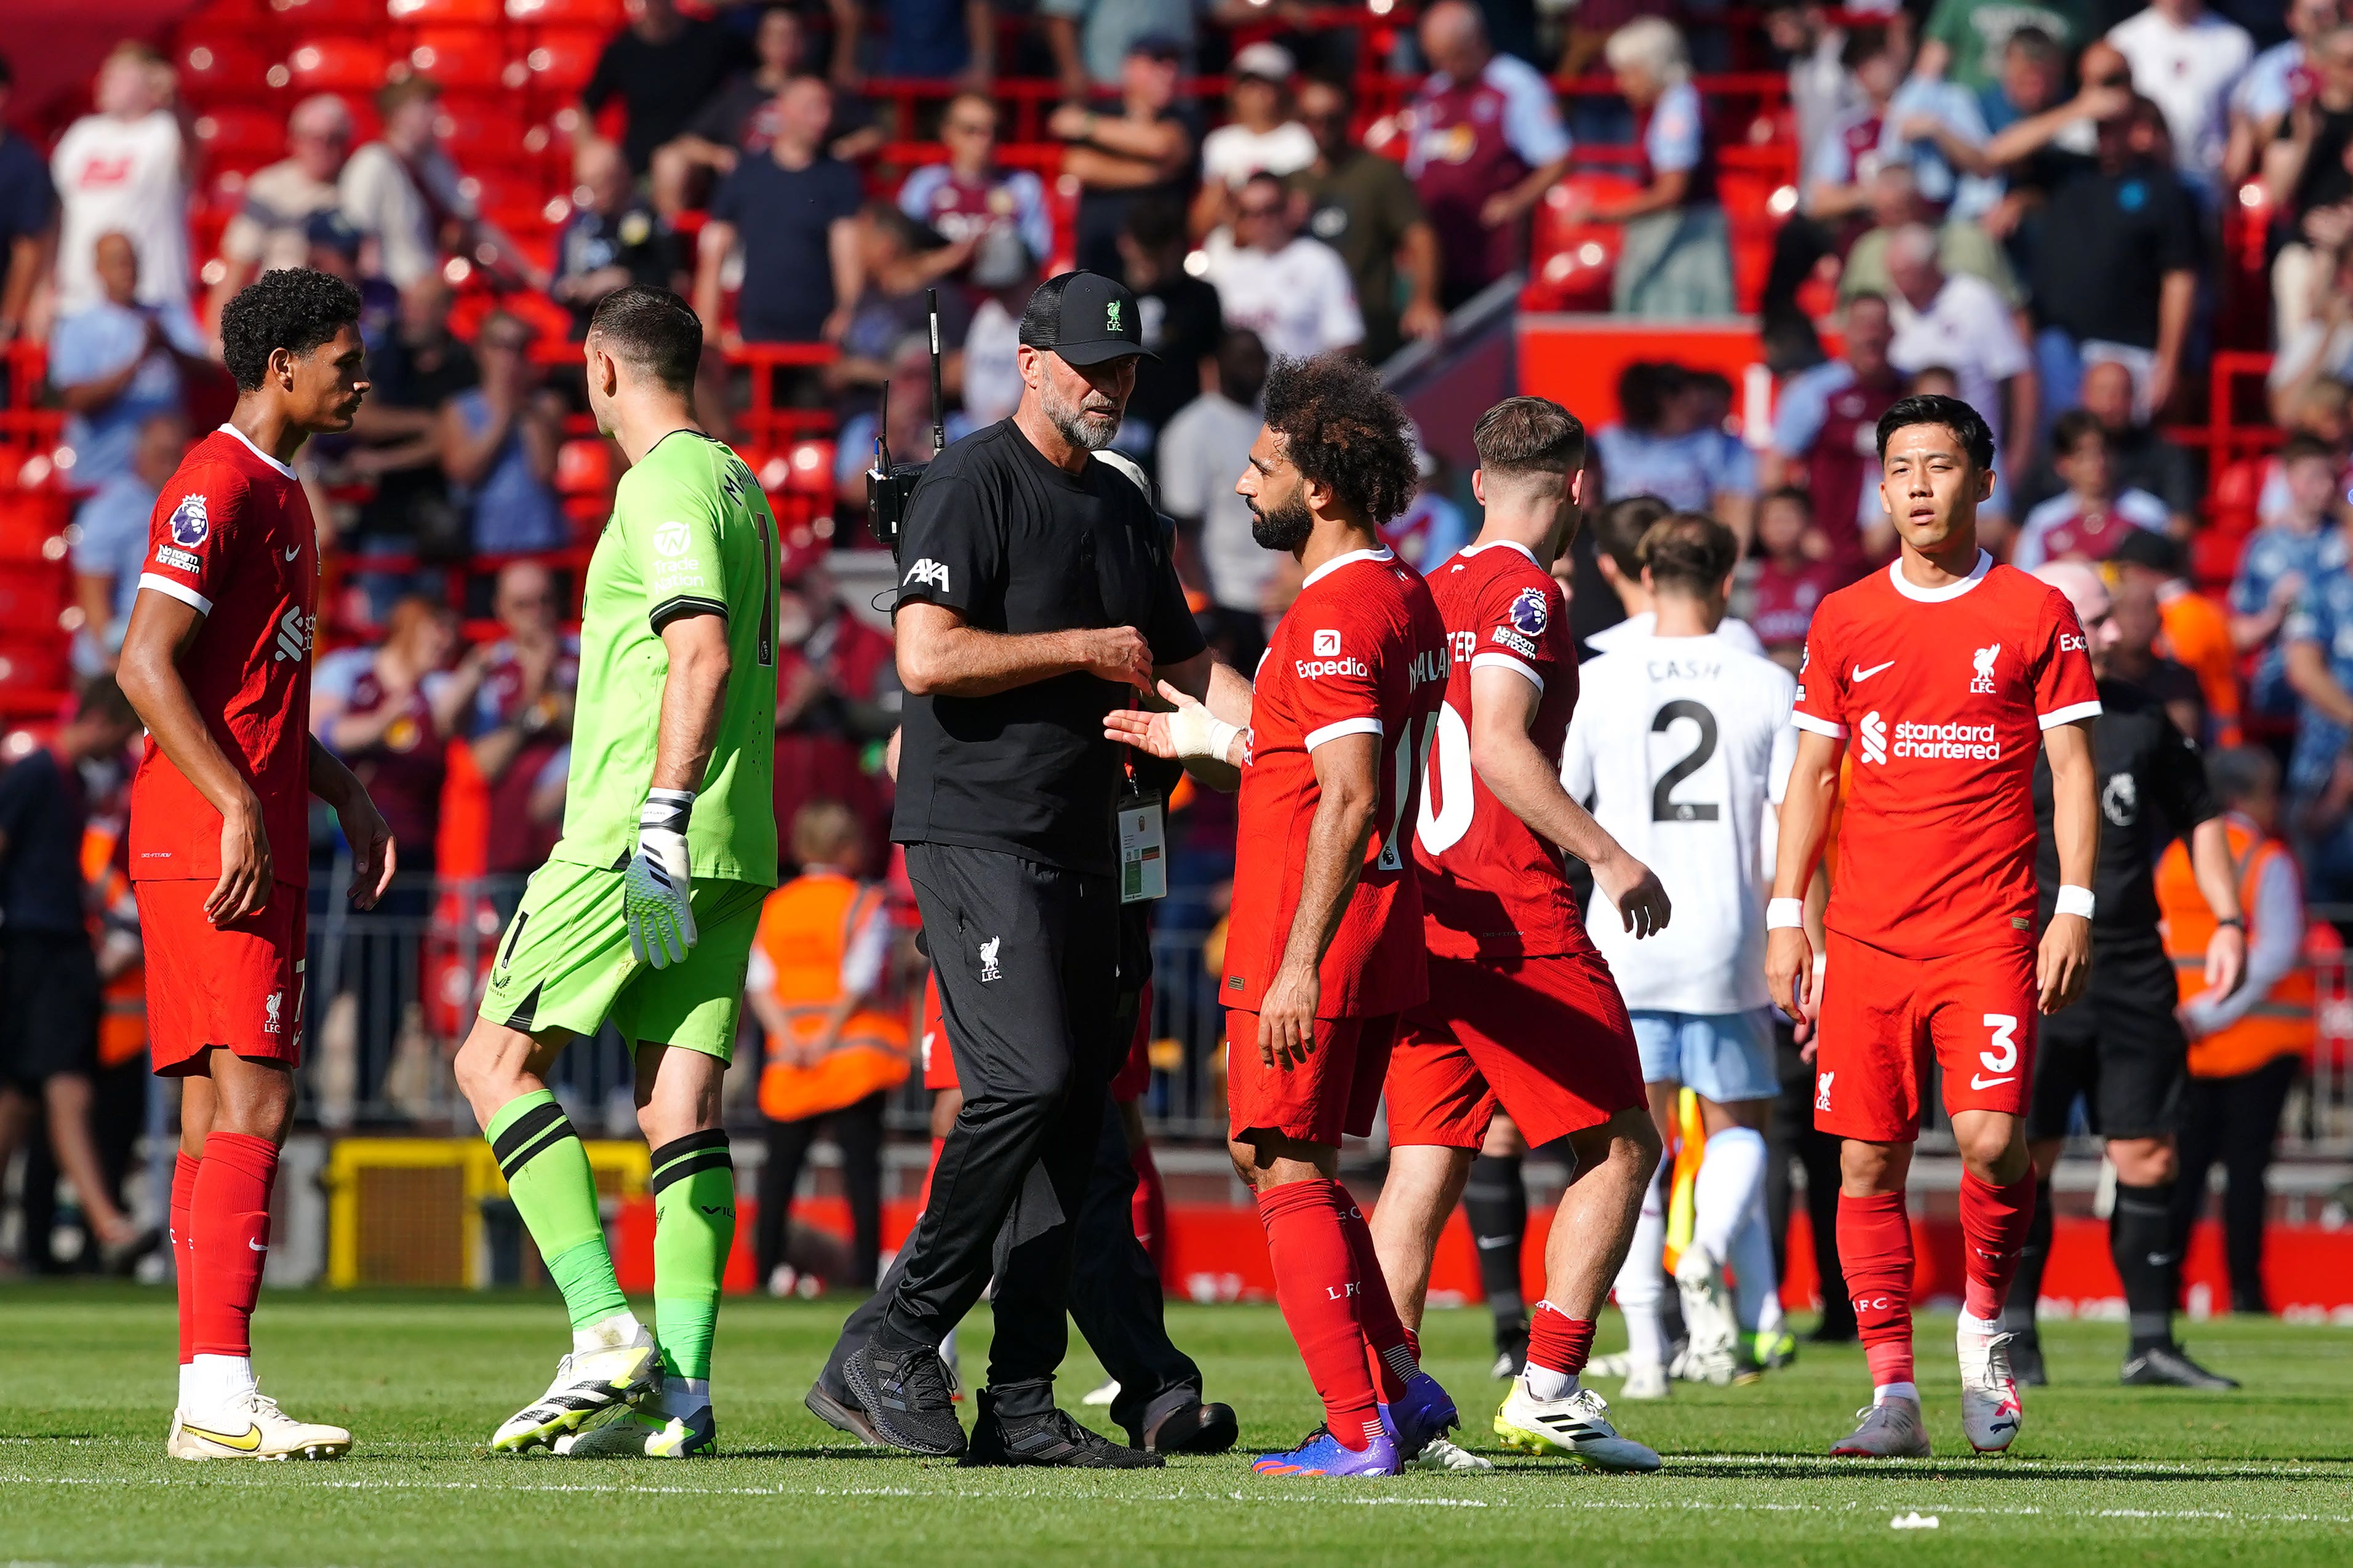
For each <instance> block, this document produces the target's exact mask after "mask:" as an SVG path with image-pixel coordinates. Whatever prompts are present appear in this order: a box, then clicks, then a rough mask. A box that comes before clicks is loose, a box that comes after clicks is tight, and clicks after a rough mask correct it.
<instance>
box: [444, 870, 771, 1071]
mask: <svg viewBox="0 0 2353 1568" xmlns="http://www.w3.org/2000/svg"><path fill="white" fill-rule="evenodd" d="M622 875H623V873H622V872H619V871H615V870H608V869H606V868H603V867H599V866H579V865H575V864H573V863H572V862H570V861H567V860H550V861H549V862H548V863H547V864H546V865H544V866H542V867H541V868H539V869H538V870H536V871H534V872H533V873H532V876H531V881H530V883H529V884H528V885H527V886H525V888H524V889H523V894H522V908H520V909H518V910H515V915H514V919H513V920H512V921H509V922H508V925H507V929H506V934H505V935H504V936H502V937H501V938H500V939H499V955H498V961H497V962H496V963H493V964H492V965H491V984H490V986H489V989H488V990H486V991H485V992H484V993H483V994H482V1016H483V1017H485V1018H488V1019H489V1020H490V1021H491V1023H493V1024H503V1025H505V1026H507V1027H508V1028H510V1029H516V1030H520V1031H521V1032H522V1033H523V1034H526V1035H536V1034H538V1033H540V1032H541V1031H543V1030H546V1029H564V1030H567V1031H569V1032H570V1033H572V1034H575V1035H582V1036H586V1035H593V1034H595V1033H596V1028H597V1026H599V1025H601V1024H603V1023H604V1022H605V1021H606V1020H607V1018H610V1019H611V1020H612V1023H613V1027H614V1028H616V1029H617V1030H619V1031H620V1034H621V1037H622V1038H623V1039H626V1040H628V1042H629V1045H630V1047H631V1048H633V1049H634V1048H635V1047H638V1046H639V1045H657V1046H678V1047H682V1048H684V1049H686V1050H690V1051H700V1052H702V1054H703V1055H704V1056H707V1057H717V1058H719V1059H720V1060H721V1061H726V1060H728V1059H730V1058H731V1057H732V1056H733V1053H734V1047H735V1021H736V1017H737V1016H738V1014H739V1013H740V1011H741V1010H742V1007H743V1005H744V972H745V969H746V968H747V966H748V965H749V963H750V962H751V956H752V935H753V933H754V931H757V930H758V929H759V925H760V908H761V905H762V904H763V903H765V901H766V899H767V896H768V893H769V891H770V889H766V888H764V887H761V886H759V885H758V884H756V883H753V882H728V881H720V880H716V879H714V880H712V881H704V882H697V883H695V884H694V893H693V899H694V926H695V931H696V940H695V943H694V946H693V947H692V948H691V949H689V950H688V952H687V955H686V962H685V963H673V964H671V965H670V967H669V968H667V969H656V968H655V967H654V966H653V965H652V964H650V963H640V962H638V960H637V959H636V958H633V957H632V956H630V953H629V931H628V922H627V921H624V920H623V919H622V916H621V878H622Z"/></svg>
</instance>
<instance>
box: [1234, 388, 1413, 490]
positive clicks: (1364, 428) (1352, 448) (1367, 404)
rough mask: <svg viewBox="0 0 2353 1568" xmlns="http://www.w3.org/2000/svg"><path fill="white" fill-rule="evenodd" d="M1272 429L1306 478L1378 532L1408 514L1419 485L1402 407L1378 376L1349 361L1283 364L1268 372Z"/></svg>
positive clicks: (1269, 425)
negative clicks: (1327, 490)
mask: <svg viewBox="0 0 2353 1568" xmlns="http://www.w3.org/2000/svg"><path fill="white" fill-rule="evenodd" d="M1265 397H1266V427H1267V428H1268V429H1270V430H1271V431H1273V432H1274V433H1275V434H1276V435H1278V436H1280V437H1282V438H1283V449H1284V452H1285V454H1286V455H1287V456H1288V457H1289V458H1291V461H1292V463H1293V466H1295V467H1296V468H1298V469H1299V471H1300V473H1301V474H1303V475H1304V476H1305V477H1306V478H1307V479H1311V480H1313V481H1314V482H1315V483H1317V484H1320V485H1325V486H1328V487H1330V489H1331V490H1332V492H1333V493H1334V494H1335V495H1336V496H1338V497H1339V498H1340V500H1341V503H1342V504H1343V505H1345V506H1347V507H1350V508H1352V509H1354V510H1358V511H1361V512H1363V513H1364V514H1365V517H1366V521H1369V522H1372V523H1374V524H1376V525H1378V524H1380V523H1384V522H1387V521H1389V519H1391V518H1393V517H1395V516H1397V515H1398V513H1399V512H1402V511H1403V510H1405V509H1406V507H1407V506H1408V505H1409V504H1410V503H1411V502H1412V500H1413V494H1414V489H1415V488H1416V486H1417V484H1418V482H1419V480H1418V476H1417V474H1416V473H1415V469H1414V460H1413V442H1412V440H1411V439H1410V438H1409V437H1408V436H1407V435H1406V416H1405V408H1404V405H1401V404H1399V403H1398V400H1397V399H1396V398H1395V397H1393V396H1391V395H1389V393H1388V389H1387V388H1386V387H1384V386H1382V385H1381V375H1380V372H1378V371H1377V370H1375V369H1374V368H1373V367H1372V366H1371V365H1369V364H1366V363H1365V362H1364V361H1362V360H1360V359H1355V358H1351V357H1350V356H1348V355H1346V354H1337V353H1335V354H1325V355H1324V356H1323V357H1321V358H1318V359H1278V360H1276V361H1275V362H1274V366H1273V368H1272V369H1271V370H1270V371H1268V372H1267V377H1266V394H1265Z"/></svg>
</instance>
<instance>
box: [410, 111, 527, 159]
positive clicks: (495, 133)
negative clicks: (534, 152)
mask: <svg viewBox="0 0 2353 1568" xmlns="http://www.w3.org/2000/svg"><path fill="white" fill-rule="evenodd" d="M433 130H434V132H435V133H436V134H438V136H439V137H440V138H441V150H442V151H443V152H445V153H448V154H449V156H450V157H452V158H454V159H456V160H457V163H458V166H459V168H461V169H465V170H468V171H472V170H476V169H492V168H502V169H507V170H515V169H518V168H522V167H524V166H526V165H527V164H528V163H530V162H531V160H528V159H527V158H526V157H525V156H524V151H525V150H524V145H523V142H524V138H525V137H527V136H528V135H529V134H530V129H529V127H527V126H525V125H524V124H523V122H522V117H521V116H520V115H519V114H518V113H517V112H516V111H515V110H514V108H513V107H512V103H511V102H508V101H501V100H480V99H464V98H446V99H443V100H441V112H440V114H439V115H438V116H437V117H436V118H435V120H434V121H433Z"/></svg>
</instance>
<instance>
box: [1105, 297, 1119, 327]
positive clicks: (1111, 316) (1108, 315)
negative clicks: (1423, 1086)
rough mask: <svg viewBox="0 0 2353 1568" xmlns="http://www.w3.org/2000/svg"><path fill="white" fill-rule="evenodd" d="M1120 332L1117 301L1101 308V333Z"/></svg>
mask: <svg viewBox="0 0 2353 1568" xmlns="http://www.w3.org/2000/svg"><path fill="white" fill-rule="evenodd" d="M1120 330H1121V328H1120V324H1119V301H1118V300H1112V301H1111V302H1110V303H1109V304H1107V305H1105V306H1104V307H1103V331H1106V332H1116V331H1120Z"/></svg>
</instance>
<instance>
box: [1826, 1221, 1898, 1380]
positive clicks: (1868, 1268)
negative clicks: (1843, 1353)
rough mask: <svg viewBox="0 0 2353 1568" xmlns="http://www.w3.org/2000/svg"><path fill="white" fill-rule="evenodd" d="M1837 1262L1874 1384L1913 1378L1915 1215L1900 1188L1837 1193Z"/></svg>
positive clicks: (1864, 1358)
mask: <svg viewBox="0 0 2353 1568" xmlns="http://www.w3.org/2000/svg"><path fill="white" fill-rule="evenodd" d="M1838 1249H1839V1264H1840V1266H1841V1268H1844V1269H1845V1271H1846V1289H1847V1294H1848V1295H1850V1296H1852V1298H1853V1299H1854V1321H1855V1324H1856V1326H1857V1327H1858V1328H1860V1329H1861V1330H1862V1355H1863V1360H1864V1361H1866V1362H1867V1363H1870V1366H1871V1381H1872V1384H1873V1386H1874V1387H1883V1386H1885V1385H1886V1384H1891V1383H1909V1382H1911V1381H1912V1221H1911V1217H1910V1216H1909V1215H1906V1214H1905V1211H1904V1194H1902V1193H1873V1194H1871V1195H1870V1196H1869V1197H1864V1198H1858V1197H1855V1196H1853V1195H1852V1194H1847V1193H1841V1194H1839V1217H1838Z"/></svg>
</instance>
